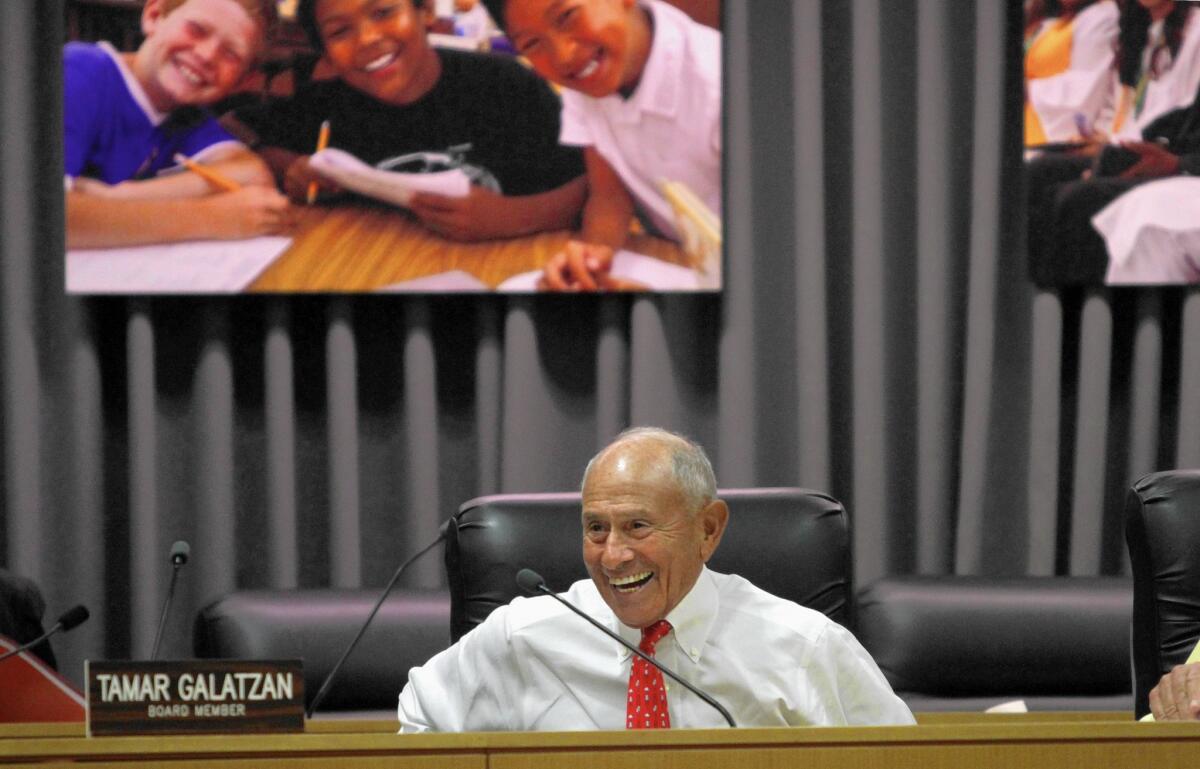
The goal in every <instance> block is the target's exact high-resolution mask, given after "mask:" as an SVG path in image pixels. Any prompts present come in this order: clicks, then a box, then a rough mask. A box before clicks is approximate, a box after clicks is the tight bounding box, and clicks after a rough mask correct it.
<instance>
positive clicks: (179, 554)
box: [150, 539, 192, 660]
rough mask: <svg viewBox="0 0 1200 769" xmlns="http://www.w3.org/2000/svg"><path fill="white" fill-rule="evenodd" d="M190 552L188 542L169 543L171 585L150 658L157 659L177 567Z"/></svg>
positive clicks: (173, 592) (171, 598)
mask: <svg viewBox="0 0 1200 769" xmlns="http://www.w3.org/2000/svg"><path fill="white" fill-rule="evenodd" d="M191 554H192V548H190V547H188V543H186V542H184V541H183V540H182V539H178V540H175V544H173V545H171V585H170V587H168V588H167V600H165V601H163V608H162V614H161V615H160V616H159V618H158V632H157V633H155V634H154V647H153V648H152V649H151V651H150V659H152V660H155V659H158V645H159V644H161V643H162V634H163V628H164V627H166V624H167V611H168V610H169V609H170V608H171V601H173V600H175V583H176V581H178V580H179V569H180V567H182V566H183V565H184V564H185V563H187V560H188V556H189V555H191Z"/></svg>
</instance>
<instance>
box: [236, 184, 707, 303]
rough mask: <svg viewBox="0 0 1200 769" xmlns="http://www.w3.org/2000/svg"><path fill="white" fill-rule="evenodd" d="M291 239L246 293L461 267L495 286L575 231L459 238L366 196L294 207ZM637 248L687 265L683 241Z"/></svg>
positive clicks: (383, 282)
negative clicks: (470, 240)
mask: <svg viewBox="0 0 1200 769" xmlns="http://www.w3.org/2000/svg"><path fill="white" fill-rule="evenodd" d="M294 211H295V219H296V221H295V223H294V225H293V229H292V231H291V233H289V234H290V235H291V236H292V239H293V240H292V245H291V246H290V247H289V248H288V250H287V251H285V252H283V254H281V255H280V256H279V258H278V259H276V260H275V261H274V262H273V263H272V264H271V265H270V266H269V267H267V269H266V270H264V271H263V273H262V274H261V275H259V276H258V278H256V279H255V280H254V282H253V283H251V284H250V286H249V287H248V288H247V291H252V292H253V291H374V290H376V289H379V288H383V287H385V286H389V285H391V284H393V283H399V282H400V281H405V280H412V279H413V278H420V277H424V276H427V275H434V274H437V273H440V272H448V271H450V270H462V271H463V272H468V273H470V274H471V275H474V276H475V277H476V278H478V279H479V280H481V281H482V282H483V283H485V284H487V285H488V286H490V287H492V288H495V287H496V286H497V285H498V284H499V283H501V282H503V281H504V280H505V279H507V278H509V277H512V276H513V275H516V274H518V273H521V272H528V271H530V270H536V269H540V268H541V267H542V266H543V265H545V263H546V261H547V260H549V259H550V257H551V256H553V255H554V254H555V253H557V252H558V251H560V250H562V248H563V246H564V245H565V244H566V242H567V240H568V238H569V237H570V232H569V231H568V230H557V231H553V232H543V233H538V234H536V235H530V236H526V237H520V238H511V239H507V240H491V241H482V242H479V243H459V242H456V241H452V240H446V239H445V238H442V237H440V236H438V235H435V234H434V233H432V232H430V231H429V230H427V229H426V228H425V227H424V226H422V225H421V224H420V223H419V222H418V221H417V220H416V218H414V217H413V216H412V215H411V214H408V213H407V212H405V211H402V210H400V209H397V208H392V207H390V206H384V205H374V204H371V203H365V202H342V203H337V204H331V205H323V204H317V205H313V206H295V207H294ZM627 247H628V248H630V249H631V250H634V251H637V252H639V253H643V254H648V255H650V256H655V257H658V258H660V259H664V260H666V261H669V262H673V263H675V264H684V257H683V253H682V252H681V251H680V249H679V247H678V245H676V244H675V243H672V242H670V241H666V240H662V239H660V238H654V237H649V236H646V235H634V236H632V237H631V238H630V241H629V243H628V245H627Z"/></svg>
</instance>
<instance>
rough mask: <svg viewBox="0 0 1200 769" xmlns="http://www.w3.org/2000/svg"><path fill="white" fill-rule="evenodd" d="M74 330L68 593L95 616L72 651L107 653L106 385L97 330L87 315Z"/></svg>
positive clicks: (74, 321) (78, 317)
mask: <svg viewBox="0 0 1200 769" xmlns="http://www.w3.org/2000/svg"><path fill="white" fill-rule="evenodd" d="M69 325H70V328H71V330H72V332H73V338H72V339H71V341H70V345H71V356H70V360H69V362H68V366H69V374H68V376H69V378H70V383H69V393H70V399H71V404H70V408H69V409H67V419H68V424H67V425H66V429H67V430H68V431H69V441H70V451H69V456H70V464H69V467H68V469H67V470H68V471H67V472H66V473H65V474H64V477H65V478H66V480H67V482H68V483H69V484H70V494H69V497H68V500H69V501H68V504H67V506H66V510H65V511H64V512H65V514H66V515H65V517H66V522H67V523H68V525H69V526H70V530H71V539H72V542H71V546H70V553H71V563H72V568H71V569H70V570H68V576H69V579H68V580H67V584H66V586H65V589H66V590H67V591H69V594H70V595H71V601H73V602H79V603H82V604H84V605H85V606H87V607H88V608H89V609H90V610H91V612H92V616H91V619H90V620H89V621H88V622H87V624H86V625H85V626H84V627H81V628H79V629H78V630H76V631H75V633H74V634H73V635H74V636H75V637H72V638H71V639H70V641H69V644H70V646H71V647H72V648H73V649H79V650H86V649H97V648H104V634H105V631H106V629H107V622H106V619H105V608H106V602H105V595H104V580H103V579H97V578H96V576H95V575H102V574H104V573H105V570H106V569H107V568H108V566H109V563H108V558H107V556H106V552H105V548H103V547H97V546H96V545H97V543H99V542H104V495H105V486H104V461H103V459H104V415H103V413H102V412H103V403H102V398H101V393H102V392H103V388H104V382H103V379H102V375H101V370H100V360H99V354H98V350H97V340H96V337H95V330H94V328H93V326H92V324H91V323H89V322H88V320H87V316H86V313H81V312H78V311H74V312H71V318H70V324H69ZM116 560H118V561H119V560H120V559H116ZM64 645H65V644H61V643H60V644H58V646H57V648H58V652H56V653H57V654H58V655H59V658H60V659H63V654H62V652H63V651H64ZM77 656H78V657H79V658H83V657H86V656H87V655H86V653H84V654H80V655H77ZM65 669H68V670H69V669H70V668H65Z"/></svg>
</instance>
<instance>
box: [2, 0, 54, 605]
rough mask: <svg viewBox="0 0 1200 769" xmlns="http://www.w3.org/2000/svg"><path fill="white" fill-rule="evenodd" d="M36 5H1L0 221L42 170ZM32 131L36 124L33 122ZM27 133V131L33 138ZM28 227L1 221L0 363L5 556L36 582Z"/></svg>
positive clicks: (40, 537)
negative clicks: (33, 41) (37, 135)
mask: <svg viewBox="0 0 1200 769" xmlns="http://www.w3.org/2000/svg"><path fill="white" fill-rule="evenodd" d="M34 18H35V10H34V6H33V5H31V4H29V3H24V2H22V3H14V4H10V5H7V6H5V21H4V24H3V25H0V27H2V28H0V40H2V41H3V43H4V50H5V51H6V52H7V53H6V55H5V57H4V65H3V67H0V97H2V98H3V103H4V108H3V110H0V127H2V128H3V136H4V137H6V138H5V141H3V142H0V173H2V174H3V177H4V179H5V182H6V183H5V184H4V185H3V189H2V190H0V200H3V210H4V218H5V221H6V222H7V221H15V222H22V223H24V222H33V221H34V220H35V215H34V201H35V199H34V197H33V196H32V195H30V194H29V191H30V190H31V189H33V187H34V184H33V180H34V178H35V176H36V175H37V174H38V173H39V170H38V169H37V168H35V165H34V158H33V156H32V154H31V153H30V152H28V151H27V149H26V144H25V138H26V137H27V136H29V134H30V129H29V126H28V120H29V116H30V115H31V114H33V113H34V112H35V102H34V96H35V94H34V86H33V81H32V79H31V78H30V75H29V73H30V72H31V71H32V70H33V68H34V67H35V66H36V65H35V63H34V56H33V53H34V52H33V50H32V48H31V46H30V45H29V43H28V39H29V34H28V30H29V29H30V28H32V27H33V25H34ZM35 130H36V129H35ZM31 139H32V137H30V140H31ZM34 243H35V238H34V231H33V228H32V227H29V226H16V227H9V226H6V227H5V228H4V239H3V247H4V252H3V256H4V258H3V260H2V261H0V304H2V305H3V306H0V321H2V322H3V324H4V328H3V336H2V337H0V344H2V345H3V348H2V349H0V364H3V367H4V368H3V383H4V388H3V390H4V391H3V398H4V406H3V408H4V415H3V416H4V421H3V425H4V433H5V434H4V446H3V449H4V488H5V500H4V504H5V508H6V513H5V515H6V520H7V522H8V526H7V542H8V553H7V563H8V564H9V565H10V567H11V568H12V569H13V570H14V571H16V572H17V573H19V574H23V575H25V576H27V577H29V578H30V579H33V580H34V581H35V582H40V581H41V580H42V572H43V568H45V565H46V559H45V558H44V557H43V556H42V554H41V551H42V547H43V545H44V532H43V525H42V510H41V507H42V499H41V493H40V488H41V467H40V462H41V454H42V445H41V428H40V425H39V419H40V413H41V404H40V398H39V393H40V389H41V382H40V381H39V378H40V372H39V367H38V360H37V347H38V342H37V329H36V327H35V322H34V297H35V296H36V295H37V292H36V291H35V290H34V274H35V273H34V259H35V258H36V253H35V248H34Z"/></svg>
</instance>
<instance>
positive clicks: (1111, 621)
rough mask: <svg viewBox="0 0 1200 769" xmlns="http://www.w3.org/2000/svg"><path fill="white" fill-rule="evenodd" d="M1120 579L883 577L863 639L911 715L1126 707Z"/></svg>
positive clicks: (863, 595)
mask: <svg viewBox="0 0 1200 769" xmlns="http://www.w3.org/2000/svg"><path fill="white" fill-rule="evenodd" d="M1132 592H1133V591H1132V586H1131V585H1130V582H1129V580H1128V579H1126V578H1124V577H980V576H903V577H884V578H882V579H880V580H878V581H877V582H875V583H874V584H872V585H871V586H869V587H867V588H866V589H864V590H863V591H861V592H860V593H859V595H858V606H857V610H858V615H857V616H858V638H859V640H860V641H862V644H863V646H864V647H865V648H866V650H867V651H868V652H870V653H871V656H872V657H874V658H875V662H877V663H878V664H879V668H880V670H882V671H883V674H884V675H885V676H886V677H887V679H888V682H889V683H890V684H891V685H892V688H893V689H894V690H895V691H896V694H898V695H899V696H900V697H901V698H902V699H904V700H905V701H906V702H908V704H909V706H910V707H912V709H913V710H914V711H931V710H982V709H984V708H987V707H991V706H992V705H996V704H998V703H1000V702H1004V701H1008V700H1014V699H1023V700H1025V701H1026V703H1027V705H1028V706H1029V708H1030V709H1056V710H1059V709H1067V710H1129V709H1130V702H1131V700H1132V697H1131V693H1130V692H1131V687H1130V674H1129V615H1130V606H1131V604H1132V600H1133V598H1132Z"/></svg>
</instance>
